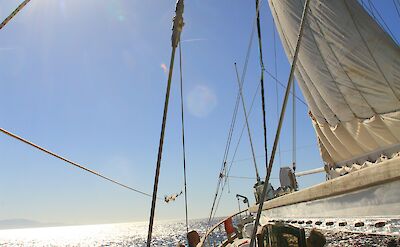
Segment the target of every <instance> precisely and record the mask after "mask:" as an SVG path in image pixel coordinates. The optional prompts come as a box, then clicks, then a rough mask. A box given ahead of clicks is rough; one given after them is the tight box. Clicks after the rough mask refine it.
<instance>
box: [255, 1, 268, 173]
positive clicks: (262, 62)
mask: <svg viewBox="0 0 400 247" xmlns="http://www.w3.org/2000/svg"><path fill="white" fill-rule="evenodd" d="M258 4H259V2H258V0H256V11H257V10H258ZM257 33H258V47H259V51H260V67H261V76H260V81H261V104H262V114H263V128H264V153H265V168H267V167H268V143H267V122H266V114H265V98H264V95H265V93H264V70H265V68H264V61H263V53H262V42H261V25H260V11H257Z"/></svg>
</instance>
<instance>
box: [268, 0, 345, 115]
mask: <svg viewBox="0 0 400 247" xmlns="http://www.w3.org/2000/svg"><path fill="white" fill-rule="evenodd" d="M271 5H272V7H273V9H274V12H275V18H276V21H277V23H278V24H279V26H280V27H282V24H281V22H280V20H279V16H278V13H277V12H276V8H275V6H274V4H273V2H272V1H271ZM280 31H281V32H282V35H283V39H284V41H285V43H286V45H287V46H288V53H289V56H290V57H291V59H293V55H292V48H293V47H291V44H290V42H289V41H288V39H287V38H286V34H285V31H284V30H283V29H282V28H280ZM297 69H298V72H299V73H300V76H301V77H303V74H302V73H301V71H305V69H304V68H303V66H302V64H301V62H299V63H298V64H297ZM305 76H306V77H307V78H308V79H309V80H310V81H312V80H311V78H310V77H309V76H308V74H307V73H305ZM302 80H303V82H304V85H305V86H306V87H307V88H308V86H307V82H306V80H304V79H302ZM297 82H298V83H300V82H299V81H298V80H297ZM311 83H312V82H311ZM312 86H313V88H314V91H315V93H316V94H317V98H319V99H322V101H323V103H324V105H325V106H326V108H327V109H329V111H330V112H331V113H332V115H334V116H333V117H334V118H335V119H336V121H339V119H338V118H337V116H336V115H335V114H334V112H333V111H332V109H331V108H330V107H329V106H328V105H327V104H326V102H325V101H324V100H323V98H322V96H321V93H320V92H319V91H318V89H317V88H316V87H315V86H314V83H312ZM310 95H311V96H313V93H312V92H311V91H310ZM312 100H313V99H312ZM313 101H314V105H315V107H316V108H318V110H319V111H320V112H321V114H322V116H319V115H317V114H315V112H313V115H314V116H316V117H319V118H322V119H324V120H325V121H326V122H328V120H327V118H326V117H325V114H324V113H323V112H322V111H321V109H320V107H319V106H318V105H317V103H316V102H315V100H313Z"/></svg>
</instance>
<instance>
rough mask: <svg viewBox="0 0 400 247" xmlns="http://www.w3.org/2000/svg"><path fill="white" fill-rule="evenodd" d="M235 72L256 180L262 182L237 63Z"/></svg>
mask: <svg viewBox="0 0 400 247" xmlns="http://www.w3.org/2000/svg"><path fill="white" fill-rule="evenodd" d="M235 71H236V77H237V83H238V87H239V92H240V98H241V102H242V108H243V114H244V119H245V122H246V127H247V134H248V136H249V142H250V147H251V154H252V156H253V163H254V170H255V172H256V178H257V182H260V175H259V173H258V168H257V162H256V155H255V152H254V146H253V141H252V138H251V131H250V126H249V120H248V117H247V110H246V104H245V103H244V96H243V90H242V85H241V84H240V79H239V72H238V70H237V66H236V63H235Z"/></svg>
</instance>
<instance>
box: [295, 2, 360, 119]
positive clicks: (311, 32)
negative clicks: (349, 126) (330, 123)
mask: <svg viewBox="0 0 400 247" xmlns="http://www.w3.org/2000/svg"><path fill="white" fill-rule="evenodd" d="M302 2H303V1H302ZM303 4H304V3H303ZM311 9H312V8H311V7H310V12H311V15H310V16H312V15H313V14H312V11H311ZM306 21H307V23H306V24H308V28H309V31H310V37H311V38H312V40H313V41H314V44H315V47H316V48H317V50H318V53H319V55H320V57H321V60H322V62H323V64H324V65H325V68H326V71H327V72H328V73H329V76H330V78H331V79H332V81H333V82H334V83H333V84H334V85H335V87H336V89H337V90H338V92H339V93H340V94H341V95H342V97H343V101H344V103H345V104H346V105H347V106H348V107H349V109H350V111H351V113H352V114H353V116H354V117H357V116H356V115H355V113H354V111H353V110H352V109H351V106H350V104H349V103H348V102H347V100H346V98H345V97H344V94H343V93H342V91H341V90H340V88H339V87H338V85H337V84H336V83H335V78H334V76H333V74H332V72H331V71H330V69H329V67H328V65H327V64H326V61H325V59H323V55H322V52H321V48H320V47H319V45H318V42H317V40H316V39H315V36H314V32H313V30H312V28H311V25H310V22H309V21H310V20H306ZM300 63H301V62H300ZM304 72H305V73H306V74H308V73H307V72H306V71H305V70H304ZM308 77H309V76H308ZM309 78H310V77H309ZM310 79H311V78H310ZM312 81H313V80H311V83H313V82H312ZM313 84H314V87H315V88H316V89H318V87H317V86H316V85H315V83H313ZM322 99H323V100H324V101H325V103H326V105H327V106H328V107H329V108H330V109H331V110H332V112H333V113H334V114H335V116H337V114H336V112H335V111H334V110H333V109H332V108H331V107H330V106H329V104H328V102H326V100H325V99H324V98H322ZM338 120H339V122H340V118H338Z"/></svg>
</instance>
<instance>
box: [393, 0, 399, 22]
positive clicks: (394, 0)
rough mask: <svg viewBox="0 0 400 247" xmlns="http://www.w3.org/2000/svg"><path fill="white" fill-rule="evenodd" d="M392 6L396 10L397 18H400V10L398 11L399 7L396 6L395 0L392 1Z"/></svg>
mask: <svg viewBox="0 0 400 247" xmlns="http://www.w3.org/2000/svg"><path fill="white" fill-rule="evenodd" d="M393 4H394V7H395V8H396V12H397V15H398V16H399V18H400V10H399V7H398V6H397V3H396V1H395V0H393Z"/></svg>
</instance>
